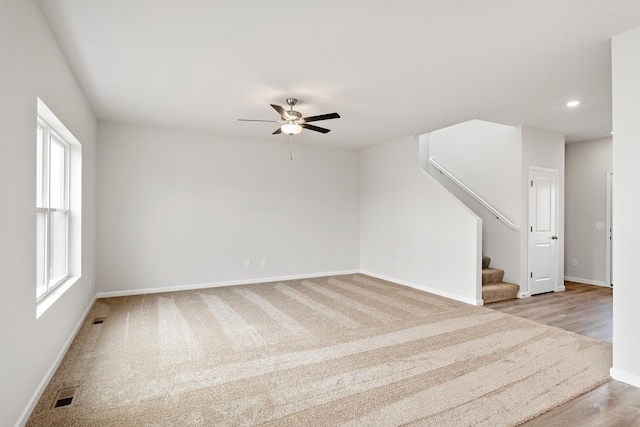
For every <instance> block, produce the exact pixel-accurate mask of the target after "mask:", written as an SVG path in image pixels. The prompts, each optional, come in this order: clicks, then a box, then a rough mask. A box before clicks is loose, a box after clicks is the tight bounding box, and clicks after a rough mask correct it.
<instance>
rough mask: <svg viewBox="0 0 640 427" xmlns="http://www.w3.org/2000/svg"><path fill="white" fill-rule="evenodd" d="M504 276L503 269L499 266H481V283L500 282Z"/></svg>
mask: <svg viewBox="0 0 640 427" xmlns="http://www.w3.org/2000/svg"><path fill="white" fill-rule="evenodd" d="M503 278H504V270H501V269H499V268H483V269H482V285H486V284H489V283H500V282H502V279H503Z"/></svg>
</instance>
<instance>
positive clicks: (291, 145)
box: [289, 134, 293, 160]
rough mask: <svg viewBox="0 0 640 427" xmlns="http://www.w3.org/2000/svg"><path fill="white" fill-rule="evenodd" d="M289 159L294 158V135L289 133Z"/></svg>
mask: <svg viewBox="0 0 640 427" xmlns="http://www.w3.org/2000/svg"><path fill="white" fill-rule="evenodd" d="M289 159H291V160H293V136H292V135H291V134H289Z"/></svg>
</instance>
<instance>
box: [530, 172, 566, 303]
mask: <svg viewBox="0 0 640 427" xmlns="http://www.w3.org/2000/svg"><path fill="white" fill-rule="evenodd" d="M529 183H530V184H529V239H528V249H529V291H530V293H531V295H536V294H541V293H545V292H555V291H556V290H557V284H558V268H557V267H558V258H557V254H558V235H557V224H558V205H559V201H558V195H559V194H558V170H557V169H548V168H542V167H537V166H530V167H529Z"/></svg>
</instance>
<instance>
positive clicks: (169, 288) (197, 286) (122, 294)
mask: <svg viewBox="0 0 640 427" xmlns="http://www.w3.org/2000/svg"><path fill="white" fill-rule="evenodd" d="M356 273H360V270H343V271H329V272H324V273H310V274H295V275H291V276H275V277H262V278H259V279H245V280H228V281H223V282H211V283H194V284H188V285H175V286H163V287H159V288H144V289H130V290H126V291H113V292H98V293H97V294H96V298H111V297H126V296H131V295H144V294H157V293H161V292H176V291H191V290H196V289H206V288H219V287H222V286H238V285H251V284H254V283H268V282H280V281H284V280H299V279H312V278H314V277H324V276H340V275H344V274H356Z"/></svg>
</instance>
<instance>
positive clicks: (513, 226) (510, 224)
mask: <svg viewBox="0 0 640 427" xmlns="http://www.w3.org/2000/svg"><path fill="white" fill-rule="evenodd" d="M429 163H431V164H432V165H433V166H434V167H435V168H436V169H438V170H439V171H440V173H442V174H443V175H445V176H446V177H447V178H449V179H450V180H451V181H453V182H454V183H455V184H456V185H458V187H460V188H462V189H463V190H464V191H465V192H466V193H467V194H468V195H470V196H471V197H473V198H474V199H475V200H476V201H477V202H478V203H480V204H481V205H482V206H484V207H485V208H486V209H487V210H488V211H489V212H491V213H492V214H493V215H495V217H496V218H497V219H499V220H500V221H502V222H503V223H504V224H505V225H506V226H507V227H509V228H511V229H513V230H520V227H519V226H517V225H516V224H514V223H513V222H511V221H509V219H508V218H507V217H506V216H504V215H503V214H501V213H500V212H499V211H498V210H497V209H496V208H494V207H493V206H491V204H490V203H489V202H487V201H486V200H485V199H483V198H482V197H480V196H479V195H478V194H477V193H476V192H475V191H473V190H472V189H470V188H469V187H467V186H466V185H464V183H463V182H461V181H460V180H459V179H458V178H456V177H455V176H453V175H452V174H451V172H449V171H448V170H446V169H445V168H443V167H442V165H440V164H439V163H438V162H436V161H435V160H434V159H433V157H429Z"/></svg>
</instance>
